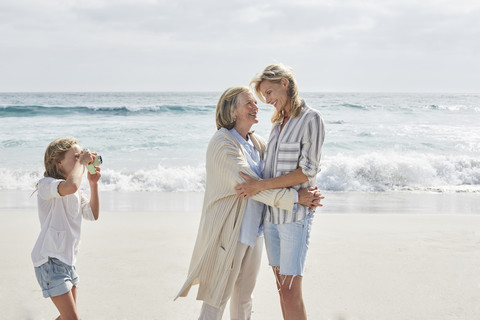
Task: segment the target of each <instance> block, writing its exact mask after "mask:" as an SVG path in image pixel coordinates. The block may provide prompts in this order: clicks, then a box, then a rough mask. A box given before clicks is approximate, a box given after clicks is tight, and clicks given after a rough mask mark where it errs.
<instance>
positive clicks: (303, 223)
mask: <svg viewBox="0 0 480 320" xmlns="http://www.w3.org/2000/svg"><path fill="white" fill-rule="evenodd" d="M312 220H313V216H311V215H310V216H306V217H305V219H303V220H300V221H297V222H292V223H285V224H273V223H270V222H268V221H265V222H264V223H263V227H264V234H265V249H266V251H267V256H268V262H269V264H270V266H272V267H280V274H281V275H286V276H290V275H292V276H303V271H304V269H305V260H306V258H307V250H308V244H309V242H310V231H311V228H312Z"/></svg>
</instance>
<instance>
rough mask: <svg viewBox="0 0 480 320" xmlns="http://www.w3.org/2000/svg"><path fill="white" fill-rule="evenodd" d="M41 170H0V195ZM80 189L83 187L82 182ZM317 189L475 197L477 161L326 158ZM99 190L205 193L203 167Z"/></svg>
mask: <svg viewBox="0 0 480 320" xmlns="http://www.w3.org/2000/svg"><path fill="white" fill-rule="evenodd" d="M41 177H42V171H41V170H37V171H35V170H34V171H28V170H7V169H5V168H0V190H15V189H19V190H29V189H34V188H35V185H36V183H37V182H38V180H39V179H40V178H41ZM84 186H85V187H86V186H87V183H86V179H84ZM317 186H318V187H319V188H320V189H322V190H332V191H393V190H418V191H438V192H443V191H445V192H449V191H455V192H460V191H463V192H480V160H479V159H475V158H472V157H467V156H439V155H431V154H417V153H410V154H408V153H406V154H398V153H393V152H389V153H378V152H372V153H369V154H364V155H360V156H358V157H353V156H347V155H337V156H335V157H331V158H329V157H325V159H324V160H323V161H322V164H321V172H320V173H319V174H318V178H317ZM100 189H101V190H104V191H166V192H188V191H194V192H197V191H204V189H205V168H204V165H199V166H181V167H166V166H161V165H159V166H158V167H157V168H155V169H151V170H137V171H128V170H118V171H117V170H112V169H109V168H108V167H102V178H101V180H100Z"/></svg>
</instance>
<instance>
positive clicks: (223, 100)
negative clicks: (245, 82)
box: [215, 87, 250, 130]
mask: <svg viewBox="0 0 480 320" xmlns="http://www.w3.org/2000/svg"><path fill="white" fill-rule="evenodd" d="M242 92H246V93H249V92H250V89H249V88H248V87H230V88H228V89H227V90H225V91H224V92H223V94H222V95H221V97H220V99H219V100H218V103H217V110H216V115H215V117H216V122H217V130H218V129H220V128H226V129H228V130H230V129H232V128H233V127H234V126H235V121H236V119H235V109H236V108H237V100H238V95H239V94H241V93H242Z"/></svg>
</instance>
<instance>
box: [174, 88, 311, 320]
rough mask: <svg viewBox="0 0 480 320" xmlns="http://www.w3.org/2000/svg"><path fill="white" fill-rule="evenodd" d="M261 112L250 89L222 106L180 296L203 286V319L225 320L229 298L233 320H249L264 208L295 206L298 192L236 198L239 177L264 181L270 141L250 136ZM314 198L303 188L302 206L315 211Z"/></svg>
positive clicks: (226, 97) (229, 93)
mask: <svg viewBox="0 0 480 320" xmlns="http://www.w3.org/2000/svg"><path fill="white" fill-rule="evenodd" d="M257 112H258V108H257V101H256V100H255V98H254V96H253V94H252V93H251V92H250V90H249V88H247V87H232V88H229V89H227V90H226V91H225V92H224V93H223V94H222V96H221V97H220V99H219V102H218V104H217V109H216V123H217V129H218V131H217V132H216V133H215V134H214V135H213V137H212V138H211V140H210V143H209V144H208V149H207V159H206V174H207V177H206V186H205V198H204V202H203V209H202V217H201V220H200V226H199V229H198V235H197V240H196V243H195V247H194V250H193V255H192V259H191V262H190V268H189V272H188V276H187V280H186V282H185V284H184V285H183V287H182V288H181V290H180V292H179V294H178V296H181V297H184V296H186V295H187V294H188V292H189V290H190V288H191V286H192V285H195V284H199V287H198V294H197V299H198V300H203V302H204V303H203V306H202V310H201V313H200V317H199V319H202V320H204V319H208V320H217V319H221V318H222V314H223V311H224V309H225V305H226V303H227V301H228V300H229V299H230V297H231V301H230V316H231V319H242V320H247V319H250V317H251V312H252V297H251V295H252V291H253V288H254V286H255V281H256V278H257V274H258V271H259V266H260V260H261V254H262V248H263V239H262V238H263V237H261V234H262V228H261V225H262V214H263V212H264V204H267V205H269V206H272V207H277V208H282V210H286V211H288V212H291V211H292V210H293V207H294V204H295V201H296V197H297V192H296V191H295V190H293V189H272V190H266V191H262V192H259V193H258V194H256V195H255V196H253V197H252V199H248V200H247V199H246V198H244V197H239V196H238V195H237V194H236V193H235V186H236V185H237V184H239V183H241V182H242V181H243V179H241V178H240V177H239V175H238V173H239V172H245V173H247V174H249V175H250V176H253V177H256V178H257V179H258V178H261V166H262V163H263V157H264V151H265V141H264V140H263V139H262V138H260V137H259V136H257V135H255V134H254V133H253V132H252V131H251V127H252V125H253V124H255V123H257V122H258V120H257ZM315 193H316V192H315V191H313V190H308V189H302V190H300V191H299V192H298V201H299V202H300V203H303V204H305V205H307V206H312V207H315V206H316V205H318V201H319V195H316V194H315ZM178 296H177V298H178ZM175 299H176V298H175Z"/></svg>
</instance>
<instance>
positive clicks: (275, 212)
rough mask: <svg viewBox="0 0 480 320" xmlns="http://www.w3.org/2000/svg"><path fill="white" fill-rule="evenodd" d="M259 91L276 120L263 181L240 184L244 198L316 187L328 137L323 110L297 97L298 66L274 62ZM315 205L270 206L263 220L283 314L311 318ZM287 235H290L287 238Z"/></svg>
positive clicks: (257, 82) (259, 81) (255, 82)
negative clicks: (308, 290)
mask: <svg viewBox="0 0 480 320" xmlns="http://www.w3.org/2000/svg"><path fill="white" fill-rule="evenodd" d="M251 84H252V85H253V86H254V88H255V91H256V93H257V96H258V97H259V98H260V99H261V100H262V101H263V102H266V103H268V104H271V105H273V106H274V108H275V111H274V114H273V116H272V122H273V124H274V126H273V128H272V131H271V133H270V138H269V140H268V146H267V149H266V151H265V166H264V171H263V178H264V180H257V179H256V178H255V179H254V178H251V177H248V176H246V175H244V174H242V177H244V178H245V179H246V180H247V181H246V182H245V183H243V184H241V185H239V186H237V187H236V190H237V193H238V194H239V195H240V196H242V197H245V198H249V197H250V196H254V195H255V194H257V193H258V192H260V193H261V192H265V190H269V189H272V188H284V187H293V188H294V189H296V190H299V189H301V188H306V187H312V186H315V184H316V176H317V173H318V172H319V171H320V158H321V149H322V145H323V141H324V137H325V131H324V124H323V120H322V117H321V115H320V113H319V112H318V111H316V110H314V109H312V108H310V107H309V106H308V105H307V104H306V103H305V100H303V99H301V98H300V97H299V96H298V88H297V83H296V81H295V77H294V74H293V70H292V69H291V68H289V67H286V66H284V65H280V64H275V65H270V66H268V67H266V68H265V69H264V70H263V72H261V73H260V74H259V75H257V76H256V77H255V78H254V79H253V80H252V82H251ZM313 214H314V210H312V208H309V206H302V205H300V206H298V208H297V210H295V211H294V212H293V213H292V211H288V210H285V209H283V208H281V207H279V206H277V207H273V206H268V207H267V212H266V215H265V221H264V230H265V247H266V250H267V255H268V260H269V264H270V265H271V266H272V268H273V271H274V274H275V278H276V282H277V288H278V292H279V294H280V303H281V307H282V313H283V317H284V319H295V320H301V319H306V318H307V316H306V310H305V306H304V303H303V296H302V278H303V271H304V266H305V259H306V254H307V249H308V242H309V238H310V230H311V224H312V218H313ZM286 239H288V240H286Z"/></svg>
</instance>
